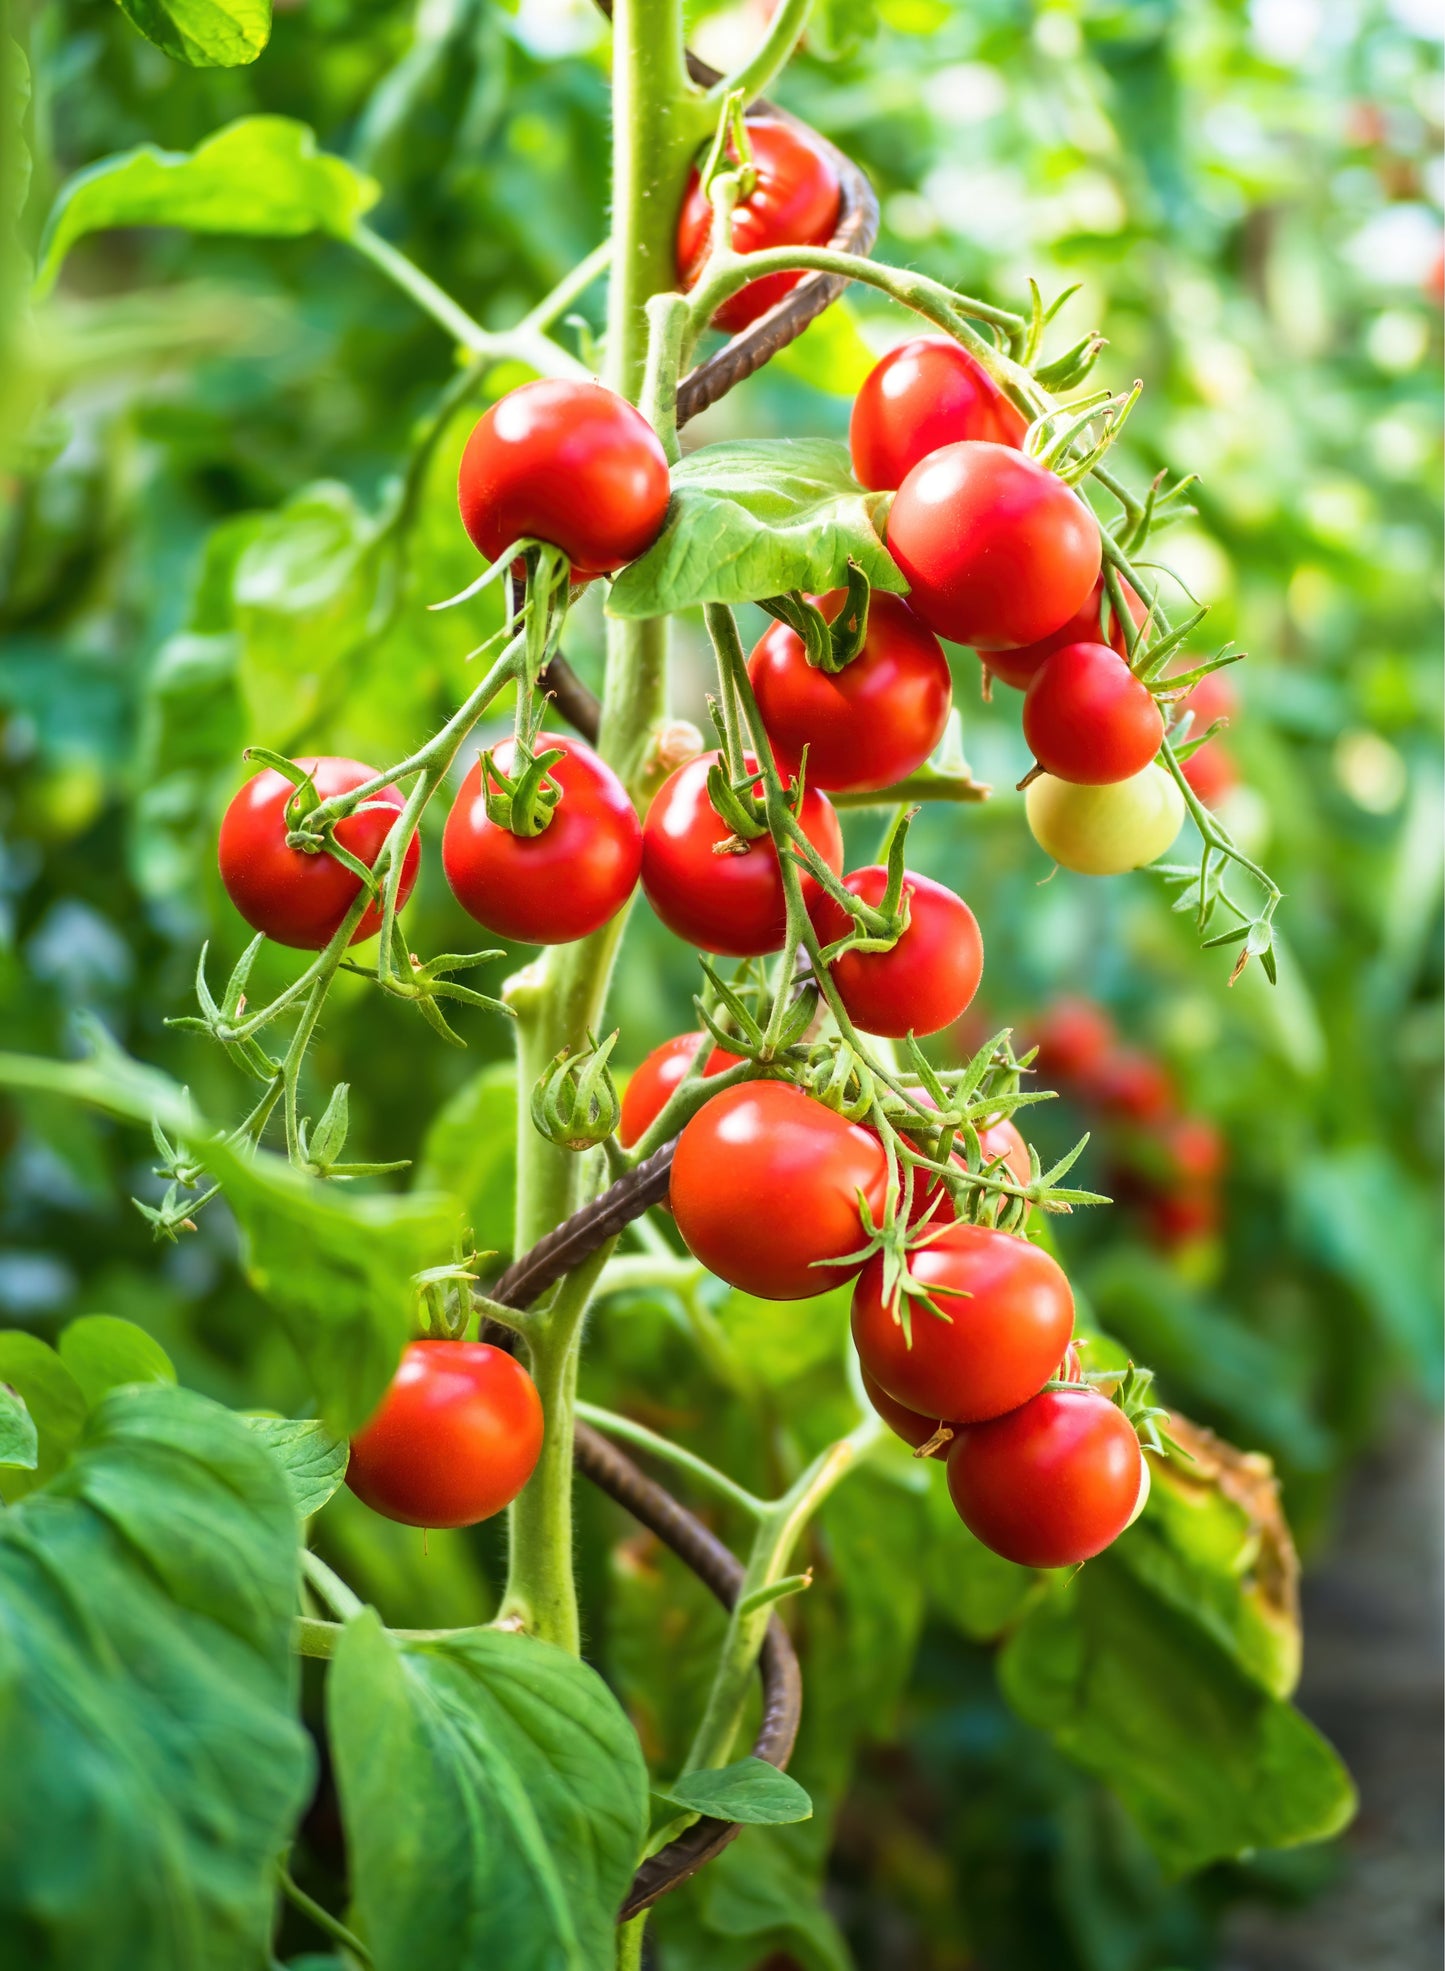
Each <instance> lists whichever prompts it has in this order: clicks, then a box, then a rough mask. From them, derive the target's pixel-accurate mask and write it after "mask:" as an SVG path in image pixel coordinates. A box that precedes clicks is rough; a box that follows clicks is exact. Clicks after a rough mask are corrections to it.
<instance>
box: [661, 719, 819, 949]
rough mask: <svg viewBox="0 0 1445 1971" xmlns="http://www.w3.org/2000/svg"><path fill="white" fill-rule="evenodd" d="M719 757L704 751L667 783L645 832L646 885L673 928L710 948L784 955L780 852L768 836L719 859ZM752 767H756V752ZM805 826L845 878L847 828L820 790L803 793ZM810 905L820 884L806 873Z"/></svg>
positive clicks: (722, 834) (724, 835) (722, 833)
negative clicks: (714, 774) (711, 783)
mask: <svg viewBox="0 0 1445 1971" xmlns="http://www.w3.org/2000/svg"><path fill="white" fill-rule="evenodd" d="M717 757H718V755H717V754H716V753H701V754H699V756H698V757H697V758H696V759H695V760H689V761H688V762H687V764H686V765H685V766H680V767H679V768H678V769H677V771H676V772H675V773H673V774H671V775H669V777H668V778H667V779H666V780H665V781H664V782H663V783H662V786H661V787H660V788H659V789H658V791H657V796H656V798H655V800H654V801H653V803H652V806H651V807H650V808H649V809H648V811H647V821H646V823H645V825H644V827H643V831H642V887H643V889H644V890H645V891H646V892H647V900H648V902H649V903H650V904H651V905H652V907H653V909H654V910H655V911H656V912H657V915H658V916H659V917H660V918H661V919H662V921H663V923H664V924H666V926H667V928H668V929H669V930H670V931H674V932H675V933H676V934H677V936H678V937H680V938H682V939H684V940H685V941H686V942H687V943H688V944H691V945H696V946H698V948H699V949H700V950H702V951H711V952H716V953H718V954H719V955H720V956H722V957H725V958H761V957H762V956H763V955H764V954H765V953H766V952H769V951H776V950H777V948H778V946H779V945H780V944H781V943H782V942H783V934H784V931H785V929H786V927H787V908H786V904H785V901H784V897H783V878H782V873H781V871H780V870H779V868H778V857H777V851H776V850H775V849H774V847H773V844H772V840H771V838H770V837H768V836H766V835H762V836H759V837H758V838H757V839H756V840H755V841H751V842H748V843H747V844H746V846H745V847H744V848H743V849H742V850H741V851H740V852H738V853H736V854H734V853H732V852H731V851H729V852H727V853H724V854H715V853H714V850H715V849H716V847H717V845H718V844H720V843H722V842H725V841H727V839H728V829H727V826H726V824H725V823H724V822H723V821H722V819H721V817H720V816H719V815H718V813H717V811H716V809H715V808H714V807H713V805H712V802H711V801H710V800H709V799H708V792H707V770H708V768H709V766H711V764H712V763H713V761H714V760H715V759H717ZM748 764H749V765H750V766H751V765H754V764H755V762H754V761H753V759H752V757H751V755H749V756H748ZM802 823H803V829H804V832H805V833H806V835H807V837H808V840H809V841H810V842H811V843H812V844H813V847H814V848H815V849H816V850H817V851H818V853H819V855H820V856H821V857H822V858H823V860H824V862H826V863H827V865H828V867H829V868H830V869H831V870H832V871H833V873H834V874H835V875H837V874H838V873H839V872H840V871H841V870H842V867H843V831H842V829H841V828H840V827H839V825H838V816H837V812H836V810H835V809H834V807H833V804H832V802H831V801H829V800H828V799H827V798H826V796H824V795H822V794H820V793H819V792H818V791H817V789H816V788H814V787H808V788H806V789H805V791H804V794H803V809H802ZM802 885H803V896H804V899H805V900H807V901H811V899H812V898H813V897H815V896H816V895H818V894H819V892H818V885H817V883H816V882H815V881H814V880H813V878H812V877H811V876H809V875H807V874H806V873H804V874H803V875H802Z"/></svg>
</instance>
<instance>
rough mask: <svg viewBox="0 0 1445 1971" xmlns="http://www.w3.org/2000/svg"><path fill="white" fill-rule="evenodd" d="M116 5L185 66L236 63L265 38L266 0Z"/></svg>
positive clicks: (252, 55) (140, 0)
mask: <svg viewBox="0 0 1445 1971" xmlns="http://www.w3.org/2000/svg"><path fill="white" fill-rule="evenodd" d="M120 10H121V12H122V13H123V14H124V15H125V17H126V19H127V20H128V21H129V22H130V23H131V25H132V26H133V27H136V28H139V29H140V32H141V33H142V34H143V35H144V36H145V38H146V40H147V41H153V42H154V43H155V45H156V46H157V47H158V48H161V49H163V50H164V51H165V53H166V54H168V55H171V56H173V57H174V58H175V60H176V61H178V62H186V63H187V64H188V65H189V66H190V67H191V68H239V67H241V66H243V65H244V64H245V63H246V62H254V61H255V59H256V57H257V55H259V54H260V52H261V50H262V49H263V48H264V47H265V45H266V43H267V42H268V41H269V40H270V38H271V0H120Z"/></svg>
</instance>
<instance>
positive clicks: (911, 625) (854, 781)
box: [748, 589, 953, 790]
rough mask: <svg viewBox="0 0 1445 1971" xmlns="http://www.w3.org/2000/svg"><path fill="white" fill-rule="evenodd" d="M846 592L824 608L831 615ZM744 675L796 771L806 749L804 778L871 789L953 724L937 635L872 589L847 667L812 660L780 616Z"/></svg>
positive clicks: (915, 762) (917, 758) (894, 776)
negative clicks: (829, 667)
mask: <svg viewBox="0 0 1445 1971" xmlns="http://www.w3.org/2000/svg"><path fill="white" fill-rule="evenodd" d="M844 599H845V592H844V590H842V589H834V590H832V591H831V592H830V593H829V594H828V595H825V596H821V597H820V598H819V600H818V606H819V608H820V609H821V610H822V612H823V614H824V615H825V616H826V617H827V619H828V621H829V622H830V623H831V622H832V621H833V619H834V617H835V616H836V615H837V614H838V611H839V610H840V609H841V608H842V606H843V602H844ZM748 676H749V677H750V678H751V679H752V685H753V690H754V692H755V693H756V694H757V700H758V709H759V711H761V713H762V715H763V723H764V724H765V725H766V726H767V728H768V737H769V738H770V739H771V740H772V742H773V752H774V755H775V757H776V759H777V762H778V765H779V766H780V767H781V768H782V770H783V771H784V772H785V773H790V774H791V773H796V772H797V770H798V762H799V760H800V759H801V757H802V752H803V748H804V746H806V747H807V748H808V784H809V785H810V786H812V787H822V788H825V789H828V790H832V789H834V788H862V789H873V788H878V787H887V786H889V785H890V784H891V783H892V782H893V781H895V780H902V779H903V778H904V777H905V775H907V774H910V773H912V772H913V770H914V769H915V767H920V766H922V764H923V762H924V761H925V760H926V759H927V758H928V756H929V754H930V753H931V752H932V751H933V749H934V747H935V746H936V745H937V744H938V742H939V740H940V739H941V738H942V737H943V729H944V727H945V726H946V725H947V724H948V713H949V708H950V706H951V705H952V703H953V680H952V678H951V677H950V676H949V671H948V659H947V658H946V657H945V656H944V654H943V651H942V649H941V647H940V645H939V642H938V638H937V637H936V636H934V634H933V632H932V631H931V630H926V629H925V628H924V627H923V625H922V623H920V622H919V620H918V618H917V617H916V616H915V615H914V614H913V612H912V610H911V609H909V608H908V606H907V605H906V603H904V602H902V601H901V600H900V599H899V597H897V596H896V595H887V594H885V593H884V592H883V591H882V590H875V591H874V593H873V597H872V600H871V601H870V603H869V605H868V635H867V638H866V639H865V641H864V644H863V648H862V650H860V651H859V653H858V655H857V656H856V657H855V658H854V659H853V661H852V662H851V663H850V664H845V665H844V666H843V668H842V670H841V671H836V672H828V671H825V670H822V669H820V668H817V667H815V666H814V665H812V664H810V663H809V662H808V659H807V654H806V651H805V649H804V645H803V639H802V638H801V637H800V636H799V635H798V634H797V632H796V631H795V630H790V629H789V628H788V626H787V624H786V623H774V624H773V626H772V628H771V629H770V630H769V631H768V632H767V633H766V635H765V636H763V637H762V639H761V640H760V641H759V643H758V645H757V648H756V649H755V650H754V651H753V654H752V656H751V657H750V658H749V659H748Z"/></svg>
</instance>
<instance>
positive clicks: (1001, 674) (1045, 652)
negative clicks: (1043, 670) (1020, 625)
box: [985, 575, 1149, 691]
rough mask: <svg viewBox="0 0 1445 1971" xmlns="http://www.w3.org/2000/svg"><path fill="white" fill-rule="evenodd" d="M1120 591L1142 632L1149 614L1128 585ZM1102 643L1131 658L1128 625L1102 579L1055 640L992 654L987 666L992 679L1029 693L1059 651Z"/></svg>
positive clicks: (1042, 640)
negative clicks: (1040, 670) (1048, 660)
mask: <svg viewBox="0 0 1445 1971" xmlns="http://www.w3.org/2000/svg"><path fill="white" fill-rule="evenodd" d="M1119 587H1120V590H1121V591H1122V593H1123V597H1124V601H1125V604H1126V606H1127V608H1128V611H1129V614H1130V616H1131V617H1132V618H1133V620H1134V627H1135V629H1140V628H1142V627H1143V625H1144V623H1145V622H1146V621H1147V620H1148V615H1149V612H1148V610H1147V609H1146V608H1145V607H1144V604H1143V603H1142V602H1141V601H1140V600H1139V597H1138V596H1137V595H1136V594H1135V593H1134V591H1133V589H1132V588H1131V587H1130V586H1129V584H1128V583H1127V582H1125V581H1121V582H1120V584H1119ZM1100 641H1102V642H1105V643H1107V644H1108V646H1109V648H1110V649H1111V650H1115V651H1117V652H1118V654H1119V655H1120V656H1121V657H1127V656H1128V655H1129V644H1128V638H1127V637H1126V636H1125V633H1124V625H1123V623H1122V622H1121V621H1120V620H1119V618H1118V616H1117V615H1116V614H1115V612H1114V607H1113V604H1112V603H1111V602H1110V600H1109V596H1108V592H1107V590H1106V589H1105V586H1104V578H1103V576H1102V575H1100V577H1099V579H1098V581H1097V582H1095V584H1094V586H1093V588H1092V589H1091V590H1090V591H1089V593H1088V595H1087V596H1086V597H1085V599H1084V601H1083V603H1082V604H1081V606H1080V607H1079V608H1078V609H1076V610H1075V611H1074V613H1073V615H1072V616H1070V618H1069V620H1068V621H1067V622H1066V623H1064V624H1063V625H1061V627H1060V628H1058V629H1056V630H1055V631H1054V632H1053V634H1052V635H1051V636H1046V637H1042V638H1041V639H1040V640H1039V642H1037V643H1025V644H1021V645H1020V646H1019V647H1018V649H1017V650H990V651H989V652H988V655H987V657H986V659H985V665H986V668H987V670H988V672H989V675H990V676H991V677H995V678H1001V679H1002V680H1003V682H1004V683H1005V684H1011V685H1013V687H1014V689H1015V690H1016V691H1027V690H1028V688H1029V684H1030V681H1031V680H1032V678H1033V675H1034V672H1035V671H1037V669H1038V668H1039V666H1040V664H1042V663H1043V661H1044V659H1045V658H1046V657H1052V656H1053V654H1054V652H1055V651H1056V650H1062V649H1063V648H1064V647H1065V645H1066V644H1070V643H1098V642H1100Z"/></svg>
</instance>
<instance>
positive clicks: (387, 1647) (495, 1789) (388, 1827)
mask: <svg viewBox="0 0 1445 1971" xmlns="http://www.w3.org/2000/svg"><path fill="white" fill-rule="evenodd" d="M327 1716H328V1722H329V1725H330V1736H331V1744H332V1747H333V1752H334V1756H335V1761H336V1772H337V1781H338V1785H339V1788H340V1793H341V1806H342V1814H343V1817H344V1819H345V1823H346V1839H347V1847H348V1851H349V1853H350V1856H351V1860H352V1879H353V1881H354V1883H355V1885H356V1891H355V1893H356V1915H357V1920H358V1925H359V1928H360V1930H361V1932H362V1935H363V1937H364V1939H365V1941H366V1943H367V1944H368V1946H369V1947H370V1949H371V1951H372V1954H373V1956H374V1958H375V1961H376V1966H377V1971H415V1967H416V1966H418V1965H421V1964H428V1965H430V1964H436V1965H442V1964H454V1965H463V1964H477V1965H481V1964H485V1965H486V1966H487V1967H488V1971H563V1967H565V1971H593V1967H595V1966H599V1965H606V1964H610V1963H611V1962H612V1961H613V1955H614V1952H615V1948H616V1945H615V1934H616V1933H615V1924H616V1916H617V1909H618V1905H619V1904H620V1903H621V1900H622V1897H623V1894H624V1892H625V1891H626V1888H627V1885H628V1883H629V1881H630V1880H631V1877H632V1871H633V1869H634V1868H635V1867H636V1864H637V1861H638V1857H639V1854H640V1852H641V1847H642V1842H643V1837H644V1834H645V1832H646V1825H647V1771H646V1767H645V1766H644V1764H643V1759H642V1749H641V1747H640V1745H639V1744H638V1741H637V1734H636V1732H635V1731H634V1730H633V1729H632V1726H631V1725H630V1724H629V1723H628V1721H627V1719H626V1717H625V1716H624V1714H623V1712H622V1710H621V1708H620V1707H619V1705H618V1703H617V1700H616V1698H614V1697H613V1695H612V1693H611V1692H610V1691H609V1690H608V1688H607V1686H606V1685H605V1684H604V1683H603V1681H602V1679H601V1678H600V1677H599V1676H598V1675H597V1673H596V1671H595V1670H592V1669H589V1668H588V1666H587V1665H586V1664H585V1663H582V1662H580V1661H579V1660H578V1659H577V1658H576V1657H574V1656H569V1655H568V1653H567V1652H566V1651H565V1650H562V1649H558V1648H556V1647H554V1646H553V1645H552V1644H551V1643H545V1642H539V1641H537V1640H536V1639H535V1638H534V1637H530V1636H523V1635H518V1634H512V1633H508V1632H505V1631H501V1630H496V1629H471V1630H461V1631H458V1632H457V1633H456V1634H455V1635H452V1636H450V1637H448V1638H447V1639H446V1640H445V1641H444V1642H435V1643H411V1644H402V1643H399V1642H398V1641H397V1640H396V1639H395V1638H394V1637H392V1636H389V1635H388V1634H387V1633H386V1631H385V1630H384V1629H383V1628H382V1626H381V1624H380V1622H379V1621H378V1620H377V1617H376V1616H375V1614H374V1613H372V1612H371V1611H370V1610H368V1611H367V1612H366V1613H365V1614H364V1615H361V1616H358V1617H357V1619H356V1620H355V1621H354V1622H351V1623H348V1625H347V1627H346V1630H345V1633H344V1634H343V1635H342V1637H341V1640H340V1642H339V1644H338V1645H337V1651H336V1656H335V1659H334V1661H333V1663H332V1666H331V1674H330V1677H329V1678H328V1681H327Z"/></svg>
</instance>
